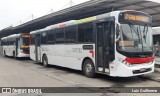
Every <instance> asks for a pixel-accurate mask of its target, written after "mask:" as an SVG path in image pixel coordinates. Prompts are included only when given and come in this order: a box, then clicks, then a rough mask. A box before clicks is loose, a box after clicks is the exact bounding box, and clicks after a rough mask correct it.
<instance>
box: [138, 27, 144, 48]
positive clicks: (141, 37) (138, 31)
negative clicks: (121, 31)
mask: <svg viewBox="0 0 160 96" xmlns="http://www.w3.org/2000/svg"><path fill="white" fill-rule="evenodd" d="M137 32H138V33H140V35H141V41H142V51H144V50H143V39H142V33H141V29H140V25H139V31H138V27H137Z"/></svg>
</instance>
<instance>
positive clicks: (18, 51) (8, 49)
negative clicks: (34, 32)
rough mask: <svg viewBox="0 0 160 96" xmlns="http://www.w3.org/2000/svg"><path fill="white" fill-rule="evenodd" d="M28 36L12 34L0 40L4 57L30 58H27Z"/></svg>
mask: <svg viewBox="0 0 160 96" xmlns="http://www.w3.org/2000/svg"><path fill="white" fill-rule="evenodd" d="M29 40H30V35H29V34H24V33H21V34H13V35H10V36H7V37H3V38H1V48H2V49H1V50H2V53H3V55H4V56H13V57H14V58H17V57H30V56H29Z"/></svg>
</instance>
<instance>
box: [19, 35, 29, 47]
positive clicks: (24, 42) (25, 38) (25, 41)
mask: <svg viewBox="0 0 160 96" xmlns="http://www.w3.org/2000/svg"><path fill="white" fill-rule="evenodd" d="M29 38H30V37H29V35H26V34H25V35H22V37H21V38H20V42H21V44H20V45H21V46H29Z"/></svg>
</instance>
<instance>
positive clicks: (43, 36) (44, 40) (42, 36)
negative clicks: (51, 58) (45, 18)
mask: <svg viewBox="0 0 160 96" xmlns="http://www.w3.org/2000/svg"><path fill="white" fill-rule="evenodd" d="M41 38H42V39H41V44H47V33H46V32H42V34H41Z"/></svg>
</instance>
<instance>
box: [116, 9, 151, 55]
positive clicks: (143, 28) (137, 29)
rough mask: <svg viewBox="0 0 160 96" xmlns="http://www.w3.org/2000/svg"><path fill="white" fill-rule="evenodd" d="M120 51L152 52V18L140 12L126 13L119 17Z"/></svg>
mask: <svg viewBox="0 0 160 96" xmlns="http://www.w3.org/2000/svg"><path fill="white" fill-rule="evenodd" d="M119 22H120V28H119V36H120V39H119V41H118V43H117V44H118V45H117V46H118V49H120V50H121V51H124V52H134V53H135V52H152V51H153V43H152V42H153V41H152V27H151V17H150V16H149V15H147V14H145V13H140V12H134V11H132V12H124V13H121V14H120V16H119Z"/></svg>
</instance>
